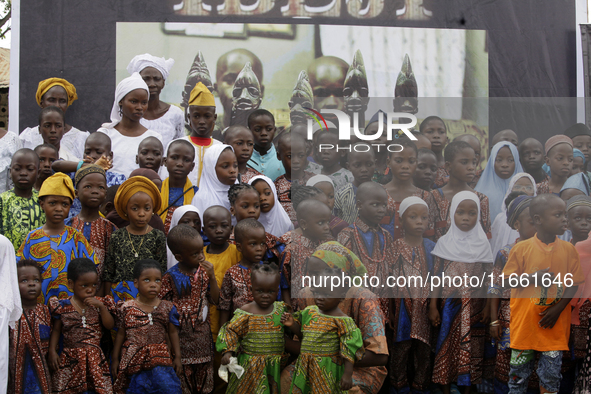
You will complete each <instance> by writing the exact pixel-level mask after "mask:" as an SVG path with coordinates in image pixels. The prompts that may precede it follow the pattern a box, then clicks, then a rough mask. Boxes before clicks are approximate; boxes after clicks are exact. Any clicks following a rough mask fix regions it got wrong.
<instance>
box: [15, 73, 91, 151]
mask: <svg viewBox="0 0 591 394" xmlns="http://www.w3.org/2000/svg"><path fill="white" fill-rule="evenodd" d="M35 98H36V100H37V104H39V106H40V107H41V108H45V107H49V106H54V107H59V108H60V109H61V110H62V111H63V112H64V114H65V113H66V110H67V109H68V107H70V105H72V103H73V102H74V101H76V100H77V99H78V95H76V88H75V87H74V85H72V84H71V83H70V82H68V81H66V80H65V79H62V78H49V79H45V80H43V81H41V82H39V86H38V87H37V94H36V95H35ZM89 135H90V134H89V133H88V131H80V130H78V129H77V128H75V127H73V126H70V125H69V124H66V125H65V127H64V135H63V136H62V140H61V143H60V145H61V146H62V147H63V148H65V149H67V151H68V152H70V153H71V154H73V155H74V156H76V157H77V158H78V159H80V160H83V159H84V142H85V141H86V137H88V136H89ZM19 138H20V140H21V141H22V143H23V148H29V149H35V147H37V146H39V145H41V144H43V137H41V133H39V126H35V127H27V128H26V129H24V130H23V132H22V133H21V134H20V135H19Z"/></svg>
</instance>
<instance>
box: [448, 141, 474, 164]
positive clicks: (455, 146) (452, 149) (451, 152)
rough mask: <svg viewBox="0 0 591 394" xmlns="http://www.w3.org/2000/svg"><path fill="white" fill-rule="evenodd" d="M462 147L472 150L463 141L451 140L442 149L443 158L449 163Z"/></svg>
mask: <svg viewBox="0 0 591 394" xmlns="http://www.w3.org/2000/svg"><path fill="white" fill-rule="evenodd" d="M464 149H471V150H474V149H472V147H471V146H470V144H469V143H467V142H465V141H452V142H450V143H449V144H447V145H446V146H445V149H444V150H443V159H444V160H445V161H448V162H450V163H451V162H452V161H454V159H455V158H456V156H457V155H458V153H460V152H461V151H463V150H464Z"/></svg>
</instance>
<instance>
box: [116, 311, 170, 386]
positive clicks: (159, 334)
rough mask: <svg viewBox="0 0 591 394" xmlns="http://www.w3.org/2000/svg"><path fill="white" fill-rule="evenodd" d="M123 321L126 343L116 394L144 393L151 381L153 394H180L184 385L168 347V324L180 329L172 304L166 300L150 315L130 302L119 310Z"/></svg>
mask: <svg viewBox="0 0 591 394" xmlns="http://www.w3.org/2000/svg"><path fill="white" fill-rule="evenodd" d="M119 321H120V324H121V326H122V327H124V328H125V342H123V346H122V349H121V360H120V362H119V371H118V374H117V380H116V381H115V384H114V386H113V388H114V390H115V392H116V393H121V394H123V393H124V392H127V393H129V392H133V393H136V392H137V393H141V392H142V391H141V388H142V386H145V385H146V380H147V381H148V382H149V383H150V384H151V386H152V390H154V391H152V392H153V393H155V392H162V393H179V394H180V393H181V384H180V381H179V378H178V377H177V376H176V373H175V372H174V369H173V368H172V359H171V357H170V352H169V351H168V345H167V343H166V338H167V334H168V323H169V322H170V323H173V324H174V325H175V326H177V327H178V326H179V314H178V312H177V309H176V307H175V306H174V305H173V304H172V302H169V301H164V300H163V301H161V302H160V305H158V307H157V308H155V309H154V311H153V312H151V313H146V312H144V311H143V310H142V309H141V308H140V306H139V305H138V304H137V302H136V301H135V300H129V301H126V302H124V303H122V304H121V305H120V306H119ZM156 367H166V368H160V369H157V370H156ZM151 370H152V372H151ZM135 375H138V376H135ZM126 389H127V390H126ZM157 389H159V390H161V391H156V390H157ZM144 392H146V391H144Z"/></svg>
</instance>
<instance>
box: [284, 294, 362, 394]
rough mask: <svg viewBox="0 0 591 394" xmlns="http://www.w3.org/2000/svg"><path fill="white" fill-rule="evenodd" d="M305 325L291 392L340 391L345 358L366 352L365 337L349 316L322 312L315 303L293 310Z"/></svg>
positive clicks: (352, 360) (351, 358)
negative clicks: (337, 315) (330, 314)
mask: <svg viewBox="0 0 591 394" xmlns="http://www.w3.org/2000/svg"><path fill="white" fill-rule="evenodd" d="M294 318H295V319H296V320H297V321H298V322H299V323H300V324H301V327H302V334H303V339H302V347H301V350H300V355H299V357H298V360H297V362H296V365H295V371H294V374H293V380H292V381H291V388H290V390H289V392H290V393H298V394H299V393H303V394H306V393H340V392H341V378H342V377H343V373H344V371H345V363H344V360H349V361H351V362H352V363H353V362H355V360H356V359H358V360H359V359H360V358H361V356H362V355H363V351H364V350H363V338H362V337H361V331H359V328H357V326H356V325H355V321H354V320H353V319H351V318H350V317H349V316H343V317H336V316H327V315H323V314H322V313H320V311H319V310H318V307H317V306H316V305H312V306H309V307H307V308H306V309H304V310H303V311H300V312H297V313H295V314H294Z"/></svg>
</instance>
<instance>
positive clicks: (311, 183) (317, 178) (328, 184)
mask: <svg viewBox="0 0 591 394" xmlns="http://www.w3.org/2000/svg"><path fill="white" fill-rule="evenodd" d="M306 186H307V187H313V188H314V189H317V190H320V191H321V192H322V193H323V194H324V195H325V196H326V199H327V202H326V205H328V207H329V208H330V211H331V212H332V210H333V209H334V203H335V188H334V183H333V181H332V179H330V178H329V177H327V176H326V175H314V176H313V177H312V178H310V179H308V182H306ZM300 189H301V188H300ZM308 190H310V189H308ZM303 191H304V189H302V190H301V191H300V193H301V192H303ZM315 194H316V193H315V192H312V194H311V195H310V198H314V196H315ZM306 198H307V197H306ZM304 199H305V198H302V199H301V200H300V201H303V200H304ZM296 209H297V206H296V205H293V212H294V213H295V212H296ZM294 221H295V218H294ZM348 226H349V223H347V222H345V221H344V220H343V219H341V218H340V217H338V216H335V215H334V214H333V215H331V219H330V232H331V233H332V236H333V238H335V239H336V238H337V237H338V235H339V233H340V232H341V231H342V230H343V229H345V228H346V227H348Z"/></svg>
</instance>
